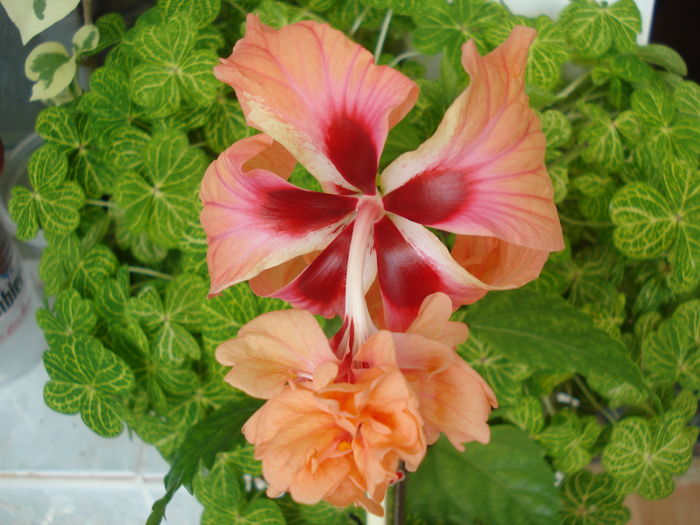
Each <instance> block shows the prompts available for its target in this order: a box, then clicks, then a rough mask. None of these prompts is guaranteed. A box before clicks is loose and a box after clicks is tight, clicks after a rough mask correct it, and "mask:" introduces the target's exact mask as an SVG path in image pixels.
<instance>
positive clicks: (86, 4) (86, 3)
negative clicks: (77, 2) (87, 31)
mask: <svg viewBox="0 0 700 525" xmlns="http://www.w3.org/2000/svg"><path fill="white" fill-rule="evenodd" d="M83 22H85V25H89V24H92V0H83Z"/></svg>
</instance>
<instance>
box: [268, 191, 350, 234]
mask: <svg viewBox="0 0 700 525" xmlns="http://www.w3.org/2000/svg"><path fill="white" fill-rule="evenodd" d="M356 206H357V198H355V197H345V196H342V195H333V194H330V193H319V192H315V191H308V190H302V189H299V188H275V189H272V190H270V191H268V192H266V193H264V194H263V198H262V202H261V203H260V210H259V212H258V213H259V216H260V217H261V218H264V219H265V220H266V221H269V222H271V223H273V224H277V225H278V226H279V230H280V231H283V232H285V233H291V234H304V233H308V232H311V231H314V230H318V229H320V228H324V227H326V226H328V225H329V224H333V223H335V222H338V221H339V220H340V219H342V218H343V217H345V216H346V215H347V214H349V213H351V212H352V211H353V210H354V209H355V207H356Z"/></svg>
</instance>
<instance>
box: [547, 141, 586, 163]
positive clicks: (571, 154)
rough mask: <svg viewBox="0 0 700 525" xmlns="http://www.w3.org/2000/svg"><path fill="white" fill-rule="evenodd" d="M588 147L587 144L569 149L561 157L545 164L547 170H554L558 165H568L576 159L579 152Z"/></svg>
mask: <svg viewBox="0 0 700 525" xmlns="http://www.w3.org/2000/svg"><path fill="white" fill-rule="evenodd" d="M587 147H588V143H587V142H584V143H583V144H578V145H577V146H576V147H575V148H571V149H570V150H569V151H567V152H566V153H564V154H563V155H562V156H561V157H558V158H556V159H554V160H553V161H552V162H550V163H549V164H547V168H554V167H556V166H559V165H560V164H568V163H569V162H571V161H572V160H574V159H575V158H576V157H578V156H579V155H580V154H581V152H582V151H583V150H584V149H586V148H587Z"/></svg>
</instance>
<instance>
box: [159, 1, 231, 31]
mask: <svg viewBox="0 0 700 525" xmlns="http://www.w3.org/2000/svg"><path fill="white" fill-rule="evenodd" d="M158 7H160V8H161V9H162V10H163V16H164V17H165V18H166V19H171V18H178V17H189V18H191V19H192V20H193V21H194V23H195V26H196V27H198V28H199V27H206V26H208V25H209V24H211V23H212V22H213V21H214V19H215V18H216V17H217V15H218V14H219V11H220V10H221V0H198V1H197V2H191V1H190V0H160V1H159V2H158Z"/></svg>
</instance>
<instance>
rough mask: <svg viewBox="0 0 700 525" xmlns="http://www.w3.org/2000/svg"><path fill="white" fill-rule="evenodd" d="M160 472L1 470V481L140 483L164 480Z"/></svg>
mask: <svg viewBox="0 0 700 525" xmlns="http://www.w3.org/2000/svg"><path fill="white" fill-rule="evenodd" d="M163 477H164V476H162V475H159V474H136V473H129V472H125V473H123V474H121V473H106V472H100V473H95V472H8V471H4V472H3V471H0V481H2V480H11V479H16V480H37V481H44V480H45V481H58V480H61V481H107V482H109V481H115V482H119V481H134V482H139V483H155V482H162V481H163Z"/></svg>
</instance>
